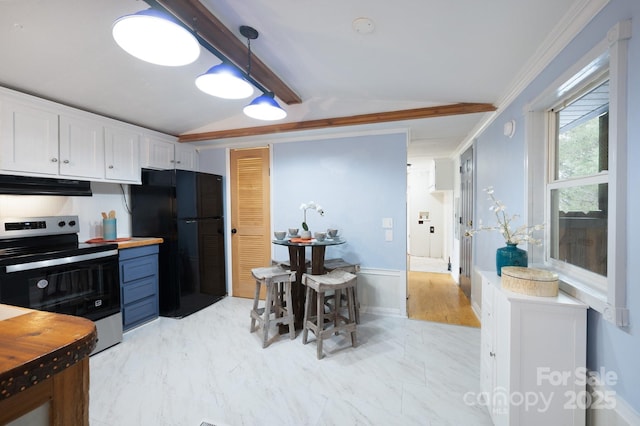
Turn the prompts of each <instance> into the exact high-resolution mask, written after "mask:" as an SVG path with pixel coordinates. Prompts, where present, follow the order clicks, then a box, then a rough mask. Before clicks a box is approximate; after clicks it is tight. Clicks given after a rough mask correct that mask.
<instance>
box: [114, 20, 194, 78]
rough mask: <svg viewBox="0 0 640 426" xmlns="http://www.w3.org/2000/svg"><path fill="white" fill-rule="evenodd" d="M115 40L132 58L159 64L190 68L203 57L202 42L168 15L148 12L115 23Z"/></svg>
mask: <svg viewBox="0 0 640 426" xmlns="http://www.w3.org/2000/svg"><path fill="white" fill-rule="evenodd" d="M112 34H113V38H114V39H115V41H116V43H118V45H119V46H120V47H121V48H122V49H124V50H125V51H126V52H127V53H129V54H130V55H133V56H135V57H136V58H138V59H141V60H143V61H146V62H150V63H152V64H156V65H166V66H181V65H187V64H190V63H192V62H193V61H195V60H196V59H198V56H200V44H199V43H198V40H196V38H195V37H194V36H193V34H191V33H190V32H189V31H188V30H187V29H186V28H184V27H183V26H182V25H180V24H179V23H178V22H177V21H176V20H175V19H174V18H173V17H172V16H171V15H169V14H168V13H165V12H162V11H159V10H155V9H147V10H142V11H140V12H137V13H134V14H132V15H126V16H123V17H121V18H119V19H117V20H116V21H115V22H114V23H113V29H112Z"/></svg>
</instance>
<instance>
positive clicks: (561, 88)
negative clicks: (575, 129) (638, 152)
mask: <svg viewBox="0 0 640 426" xmlns="http://www.w3.org/2000/svg"><path fill="white" fill-rule="evenodd" d="M630 38H631V21H630V20H628V21H622V22H618V23H617V24H616V25H615V26H614V27H613V28H611V29H610V30H609V31H608V32H607V37H606V39H605V40H603V41H601V42H600V43H598V45H596V46H595V47H594V48H593V49H591V51H590V52H588V53H587V54H586V55H584V56H583V57H582V58H581V59H580V60H579V61H578V62H577V63H576V64H575V65H574V66H573V67H571V68H570V69H568V70H567V71H566V72H565V73H563V74H562V75H561V76H560V77H559V78H558V79H556V80H555V81H554V83H552V84H551V85H550V86H548V88H547V89H546V90H545V91H544V92H543V93H542V94H541V95H540V96H538V98H536V99H535V100H533V101H532V102H531V103H529V104H527V105H526V106H525V109H524V113H525V117H526V120H525V123H526V124H525V145H526V147H525V152H526V159H525V164H526V165H527V167H526V188H527V192H528V194H527V198H528V201H529V202H528V206H529V208H528V210H527V218H526V220H527V223H529V224H532V223H543V222H544V221H545V217H547V209H548V202H549V200H548V199H547V195H546V194H547V191H546V185H547V182H549V176H548V173H550V172H551V171H550V168H548V164H549V162H550V158H551V156H550V152H549V139H550V136H549V134H548V129H549V125H550V124H551V123H550V119H549V115H548V113H547V111H548V110H550V109H551V108H552V107H553V106H555V105H557V104H558V102H560V100H561V99H566V98H567V97H569V96H571V94H572V91H573V92H575V91H577V90H576V88H580V89H581V90H582V89H584V88H585V87H586V86H585V84H584V83H586V82H589V81H592V80H593V79H594V78H596V76H597V75H598V73H601V72H602V71H603V70H604V68H605V67H606V66H607V64H606V62H607V61H606V59H607V58H608V69H609V172H608V173H609V175H608V178H609V179H608V181H609V182H608V191H609V210H608V211H609V218H608V237H607V238H608V239H607V279H606V291H602V290H598V289H597V288H595V287H593V286H590V285H588V284H587V283H588V282H589V277H588V276H587V277H585V276H583V275H582V274H576V273H573V272H571V275H569V274H567V273H566V272H564V271H562V270H559V269H556V268H554V267H553V264H552V263H551V262H549V261H548V259H546V258H545V249H546V247H544V246H543V247H537V246H529V247H528V249H529V251H530V259H531V260H532V264H540V265H542V266H544V267H546V268H549V269H552V270H554V271H556V272H557V273H558V275H559V276H560V280H561V282H560V288H561V289H562V290H563V291H565V292H566V293H569V294H571V295H572V296H574V297H576V298H577V299H579V300H581V301H583V302H585V303H587V304H588V305H589V306H590V307H591V308H593V309H595V310H596V311H598V312H600V313H602V315H603V317H604V318H605V319H606V320H607V321H609V322H611V323H614V324H616V325H618V326H627V325H628V324H629V311H628V309H627V307H626V305H627V303H626V288H627V236H626V232H625V231H626V219H627V198H626V195H627V180H626V175H627V74H628V66H627V61H628V40H629V39H630ZM540 144H543V145H544V149H541V148H542V147H541V146H540ZM549 234H550V233H549V229H548V227H547V228H545V236H544V241H547V242H548V241H549V238H550V235H549Z"/></svg>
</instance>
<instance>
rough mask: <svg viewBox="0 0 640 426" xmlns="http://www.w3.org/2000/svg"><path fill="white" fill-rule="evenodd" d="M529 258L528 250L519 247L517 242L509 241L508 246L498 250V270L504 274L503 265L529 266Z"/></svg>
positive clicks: (499, 274)
mask: <svg viewBox="0 0 640 426" xmlns="http://www.w3.org/2000/svg"><path fill="white" fill-rule="evenodd" d="M528 263H529V258H528V256H527V251H526V250H522V249H519V248H518V245H517V244H515V243H507V246H506V247H500V248H499V249H498V250H496V272H497V273H498V276H501V275H502V267H503V266H523V267H525V268H526V267H527V265H528Z"/></svg>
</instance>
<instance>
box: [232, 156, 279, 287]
mask: <svg viewBox="0 0 640 426" xmlns="http://www.w3.org/2000/svg"><path fill="white" fill-rule="evenodd" d="M269 154H270V151H269V148H268V147H262V148H251V149H233V150H231V152H230V163H231V164H230V166H231V176H230V179H229V184H230V186H231V252H232V275H231V279H232V286H231V287H232V291H233V296H237V297H246V298H251V299H253V297H254V292H255V280H254V279H253V277H252V275H251V269H253V268H258V267H264V266H269V265H270V263H271V238H270V236H271V231H270V230H271V213H270V210H269V206H270V193H271V191H270V187H269Z"/></svg>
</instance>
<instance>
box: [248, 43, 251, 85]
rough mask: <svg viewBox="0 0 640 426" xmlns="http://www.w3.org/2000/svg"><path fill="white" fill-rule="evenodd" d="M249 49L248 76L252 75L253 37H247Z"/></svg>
mask: <svg viewBox="0 0 640 426" xmlns="http://www.w3.org/2000/svg"><path fill="white" fill-rule="evenodd" d="M247 49H248V50H249V55H248V56H249V57H248V60H247V77H249V76H250V75H251V39H250V38H249V37H247Z"/></svg>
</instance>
